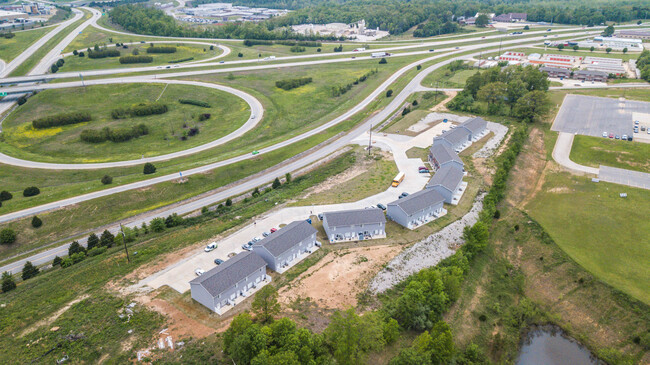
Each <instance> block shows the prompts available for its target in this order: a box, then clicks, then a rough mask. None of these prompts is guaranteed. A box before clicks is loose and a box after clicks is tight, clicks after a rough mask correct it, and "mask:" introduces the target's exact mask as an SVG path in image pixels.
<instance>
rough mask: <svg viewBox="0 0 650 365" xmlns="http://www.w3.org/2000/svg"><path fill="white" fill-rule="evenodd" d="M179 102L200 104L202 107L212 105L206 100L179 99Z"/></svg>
mask: <svg viewBox="0 0 650 365" xmlns="http://www.w3.org/2000/svg"><path fill="white" fill-rule="evenodd" d="M178 102H179V103H181V104H189V105H196V106H200V107H203V108H209V107H210V104H208V103H207V102H205V101H201V100H194V99H178Z"/></svg>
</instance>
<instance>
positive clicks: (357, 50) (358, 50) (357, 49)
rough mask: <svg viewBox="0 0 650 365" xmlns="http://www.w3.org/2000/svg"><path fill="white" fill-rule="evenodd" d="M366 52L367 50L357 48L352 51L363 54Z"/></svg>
mask: <svg viewBox="0 0 650 365" xmlns="http://www.w3.org/2000/svg"><path fill="white" fill-rule="evenodd" d="M365 50H366V49H365V48H355V49H353V50H352V52H363V51H365Z"/></svg>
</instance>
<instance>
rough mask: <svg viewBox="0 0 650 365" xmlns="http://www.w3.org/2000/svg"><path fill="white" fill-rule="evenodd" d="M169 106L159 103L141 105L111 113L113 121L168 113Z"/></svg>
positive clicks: (114, 110)
mask: <svg viewBox="0 0 650 365" xmlns="http://www.w3.org/2000/svg"><path fill="white" fill-rule="evenodd" d="M167 111H168V109H167V105H166V104H159V103H140V104H136V105H133V106H131V107H129V108H118V109H113V110H112V111H111V117H113V119H124V118H126V117H129V116H130V117H144V116H147V115H153V114H165V113H167Z"/></svg>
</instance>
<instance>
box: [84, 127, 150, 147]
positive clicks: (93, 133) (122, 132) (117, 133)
mask: <svg viewBox="0 0 650 365" xmlns="http://www.w3.org/2000/svg"><path fill="white" fill-rule="evenodd" d="M147 134H149V128H148V127H147V126H146V125H145V124H142V123H141V124H138V125H134V126H133V127H131V128H128V127H124V128H110V127H104V128H102V129H84V130H83V131H81V135H80V138H81V140H82V141H84V142H88V143H102V142H104V141H111V142H127V141H130V140H131V139H133V138H138V137H140V136H145V135H147Z"/></svg>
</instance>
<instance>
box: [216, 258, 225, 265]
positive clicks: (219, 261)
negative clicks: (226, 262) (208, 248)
mask: <svg viewBox="0 0 650 365" xmlns="http://www.w3.org/2000/svg"><path fill="white" fill-rule="evenodd" d="M214 263H215V265H221V264H223V260H222V259H214Z"/></svg>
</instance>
